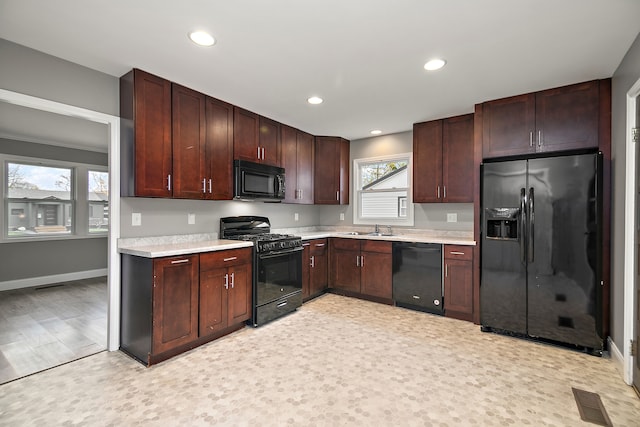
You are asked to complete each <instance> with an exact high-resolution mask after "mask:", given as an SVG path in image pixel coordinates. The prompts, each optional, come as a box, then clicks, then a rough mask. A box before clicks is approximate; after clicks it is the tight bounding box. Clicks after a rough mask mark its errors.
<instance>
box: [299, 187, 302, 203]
mask: <svg viewBox="0 0 640 427" xmlns="http://www.w3.org/2000/svg"><path fill="white" fill-rule="evenodd" d="M299 199H300V200H302V189H300V197H299Z"/></svg>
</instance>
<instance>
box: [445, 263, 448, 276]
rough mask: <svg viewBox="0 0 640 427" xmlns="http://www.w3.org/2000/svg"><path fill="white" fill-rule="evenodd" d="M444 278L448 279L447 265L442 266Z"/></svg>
mask: <svg viewBox="0 0 640 427" xmlns="http://www.w3.org/2000/svg"><path fill="white" fill-rule="evenodd" d="M444 277H449V264H445V265H444Z"/></svg>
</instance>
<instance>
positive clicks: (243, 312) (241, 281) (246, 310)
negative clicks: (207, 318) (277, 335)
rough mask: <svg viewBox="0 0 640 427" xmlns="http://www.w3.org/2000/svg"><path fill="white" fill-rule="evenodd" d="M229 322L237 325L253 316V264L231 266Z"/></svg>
mask: <svg viewBox="0 0 640 427" xmlns="http://www.w3.org/2000/svg"><path fill="white" fill-rule="evenodd" d="M228 274H229V298H228V301H229V309H228V324H229V325H230V326H231V325H235V324H238V323H241V322H244V321H245V320H248V319H250V318H251V302H252V301H251V298H252V274H251V264H249V263H247V264H240V265H236V266H234V267H231V268H229V273H228Z"/></svg>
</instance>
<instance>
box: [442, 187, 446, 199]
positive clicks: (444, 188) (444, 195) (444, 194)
mask: <svg viewBox="0 0 640 427" xmlns="http://www.w3.org/2000/svg"><path fill="white" fill-rule="evenodd" d="M442 193H443V195H442V198H443V199H446V198H447V186H446V185H443V186H442Z"/></svg>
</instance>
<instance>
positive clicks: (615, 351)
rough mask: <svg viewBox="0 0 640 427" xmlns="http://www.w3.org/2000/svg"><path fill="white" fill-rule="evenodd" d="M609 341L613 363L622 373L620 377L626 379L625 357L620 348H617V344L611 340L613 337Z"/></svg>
mask: <svg viewBox="0 0 640 427" xmlns="http://www.w3.org/2000/svg"><path fill="white" fill-rule="evenodd" d="M607 341H609V354H611V361H612V362H613V364H614V365H615V367H616V369H617V370H618V372H619V373H620V376H621V377H622V378H624V356H623V355H622V353H621V352H620V349H619V348H618V346H616V344H615V343H614V342H613V341H612V340H611V337H609V338H607Z"/></svg>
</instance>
